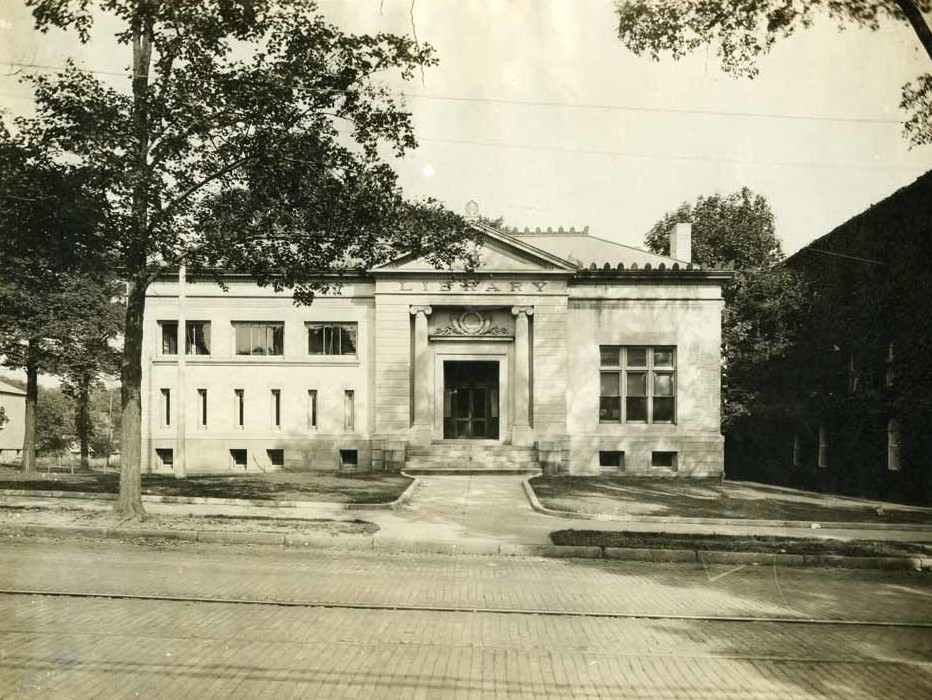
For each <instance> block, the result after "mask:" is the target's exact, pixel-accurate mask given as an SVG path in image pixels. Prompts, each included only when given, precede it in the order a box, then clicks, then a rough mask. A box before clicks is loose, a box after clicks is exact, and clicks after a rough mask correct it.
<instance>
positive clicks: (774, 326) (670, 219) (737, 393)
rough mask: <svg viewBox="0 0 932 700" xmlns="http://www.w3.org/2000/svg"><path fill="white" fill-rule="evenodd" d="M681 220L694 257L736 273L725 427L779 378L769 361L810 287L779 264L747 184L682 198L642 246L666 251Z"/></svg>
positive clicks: (727, 325) (726, 347)
mask: <svg viewBox="0 0 932 700" xmlns="http://www.w3.org/2000/svg"><path fill="white" fill-rule="evenodd" d="M679 222H690V223H692V225H693V243H692V251H693V253H692V259H693V261H694V262H697V263H699V264H700V265H702V266H704V267H710V268H717V269H728V270H734V272H735V275H734V278H733V279H732V280H731V282H729V283H728V284H726V285H725V288H724V289H723V296H724V298H725V308H724V310H723V312H722V355H723V368H722V377H723V390H722V425H723V428H724V429H725V430H726V431H727V430H728V429H729V428H731V427H732V426H733V425H734V423H735V422H736V421H738V420H739V419H740V418H741V417H743V416H747V415H748V414H749V413H750V412H751V410H752V408H753V407H754V406H755V404H756V403H758V402H759V401H760V400H761V398H762V396H763V395H764V394H765V391H766V389H767V387H769V386H771V385H772V384H773V383H774V382H779V379H778V378H777V377H773V376H772V373H773V366H774V364H773V362H772V361H773V359H774V358H777V357H780V356H782V355H783V354H784V353H786V352H787V351H788V350H789V349H790V347H791V346H792V344H793V341H794V338H795V333H796V329H797V328H798V327H799V324H800V322H801V315H800V314H801V312H802V310H803V308H804V307H805V304H806V299H807V292H806V288H805V286H804V285H803V283H802V281H801V280H800V278H799V277H797V276H796V275H795V274H794V273H793V272H791V271H790V270H787V269H786V268H784V267H782V266H780V265H778V263H779V262H780V260H781V259H782V258H783V252H782V249H781V246H780V241H779V239H778V238H777V236H776V232H775V230H774V221H773V213H772V212H771V210H770V206H769V204H768V203H767V200H766V199H765V198H764V197H763V196H761V195H758V194H755V193H753V192H751V190H749V189H748V188H746V187H745V188H742V189H741V190H740V191H738V192H735V193H733V194H730V195H726V196H722V195H718V194H716V195H712V196H709V197H699V198H698V199H697V200H696V202H695V204H687V203H684V204H682V205H680V206H679V207H678V208H677V209H675V210H674V211H671V212H668V213H667V214H665V215H664V216H663V217H662V218H661V219H660V220H659V221H658V222H657V223H656V224H655V225H654V226H653V227H652V228H651V229H650V231H649V232H648V233H647V235H646V237H645V243H646V245H647V247H648V248H649V249H650V250H652V251H654V252H656V253H660V254H663V255H667V254H669V249H670V247H669V233H670V231H672V230H673V228H674V226H675V225H676V224H677V223H679Z"/></svg>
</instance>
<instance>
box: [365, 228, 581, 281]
mask: <svg viewBox="0 0 932 700" xmlns="http://www.w3.org/2000/svg"><path fill="white" fill-rule="evenodd" d="M472 226H473V228H474V229H475V230H476V232H477V234H478V235H477V240H476V246H475V253H476V257H477V258H478V261H479V264H478V267H477V268H476V270H477V271H482V272H561V271H566V272H572V271H574V270H575V269H576V268H575V266H574V265H573V264H572V263H570V262H568V261H566V260H564V259H562V258H559V257H557V256H556V255H553V254H552V253H548V252H547V251H544V250H541V249H540V248H537V247H535V246H533V245H530V244H528V243H525V242H524V241H521V240H518V239H517V238H514V237H513V236H509V235H508V234H505V233H502V232H501V231H497V230H496V229H493V228H491V227H488V226H484V225H482V224H472ZM456 267H458V266H454V269H455V268H456ZM459 267H464V266H459ZM374 271H375V272H389V271H391V272H436V271H437V267H435V266H434V265H433V264H431V262H430V261H428V260H426V259H424V258H423V257H415V256H412V255H403V256H401V257H400V258H397V259H395V260H392V261H391V262H388V263H385V264H384V265H379V266H378V267H376V268H375V269H374Z"/></svg>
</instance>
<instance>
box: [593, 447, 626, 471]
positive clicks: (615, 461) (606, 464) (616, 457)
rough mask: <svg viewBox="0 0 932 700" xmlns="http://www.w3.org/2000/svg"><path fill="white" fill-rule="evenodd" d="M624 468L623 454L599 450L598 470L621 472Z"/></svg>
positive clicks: (615, 451)
mask: <svg viewBox="0 0 932 700" xmlns="http://www.w3.org/2000/svg"><path fill="white" fill-rule="evenodd" d="M624 468H625V453H624V452H619V451H617V450H599V469H601V470H602V471H622V470H623V469H624Z"/></svg>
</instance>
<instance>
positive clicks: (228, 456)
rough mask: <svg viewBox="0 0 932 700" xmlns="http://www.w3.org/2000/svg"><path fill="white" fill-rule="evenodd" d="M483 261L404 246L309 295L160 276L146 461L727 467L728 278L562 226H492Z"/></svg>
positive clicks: (691, 472)
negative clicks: (453, 265) (445, 258)
mask: <svg viewBox="0 0 932 700" xmlns="http://www.w3.org/2000/svg"><path fill="white" fill-rule="evenodd" d="M471 225H472V226H474V227H475V228H476V230H477V236H478V241H479V242H478V246H479V265H478V267H477V268H476V269H475V270H473V271H470V272H468V273H467V272H461V273H457V272H455V271H451V270H449V269H443V270H438V269H436V268H434V267H432V266H431V265H430V264H428V263H427V262H426V261H424V260H421V259H418V258H416V257H414V256H402V257H400V258H398V259H396V260H393V261H391V262H389V263H386V264H384V265H381V266H378V267H375V268H374V269H371V270H368V271H365V272H359V273H354V274H353V275H352V276H349V277H346V278H344V282H343V284H342V285H341V287H340V288H339V289H338V290H335V291H333V292H329V293H325V294H319V295H318V296H317V297H316V298H315V300H314V302H313V303H312V304H310V305H307V306H296V305H295V304H294V303H293V301H292V298H291V295H290V294H288V293H278V292H275V291H273V290H272V289H269V288H265V287H260V286H258V285H256V284H255V283H254V282H253V281H251V280H250V279H248V278H247V277H245V276H240V275H235V274H231V275H228V276H227V278H226V280H225V282H226V287H227V289H226V290H224V289H221V288H220V287H219V286H217V284H216V283H215V282H214V281H212V280H208V279H206V278H205V279H201V278H198V277H195V276H187V275H185V273H184V272H183V271H182V272H180V273H178V274H170V275H166V276H163V277H162V278H160V279H159V280H158V281H157V282H155V283H154V284H152V286H151V287H150V289H149V292H148V297H147V301H146V321H145V331H144V334H145V338H144V341H145V346H144V352H143V395H144V396H147V397H149V399H148V401H147V402H144V405H143V417H142V418H143V455H144V457H145V460H146V461H145V462H144V469H146V470H147V471H150V472H161V473H172V472H173V473H175V474H176V475H178V476H183V475H186V474H205V473H218V472H232V471H240V472H242V471H246V472H250V471H268V470H274V469H292V470H296V469H309V470H326V469H334V470H337V469H358V470H369V469H372V470H396V471H397V470H401V469H412V470H416V469H423V470H426V469H431V470H441V471H442V470H444V469H464V468H467V469H490V470H522V471H523V470H538V469H539V470H542V471H544V472H545V473H549V474H598V473H610V472H619V473H622V472H623V473H631V474H653V475H658V474H669V475H671V476H703V477H705V476H714V475H718V474H720V473H721V472H722V469H723V446H724V440H723V438H722V435H721V430H720V427H721V426H720V396H721V388H720V375H721V357H720V345H721V311H722V304H723V302H722V293H721V287H722V283H723V282H724V281H725V280H727V273H723V272H716V271H708V270H702V269H699V268H698V266H696V265H693V264H692V263H691V262H690V255H691V252H690V249H691V242H690V238H691V231H690V227H689V225H688V224H679V225H677V227H676V229H675V230H674V231H671V257H665V256H661V255H656V254H654V253H650V252H647V251H644V250H640V249H637V248H632V247H628V246H624V245H621V244H618V243H613V242H611V241H608V240H604V239H601V238H598V237H596V236H593V235H590V234H589V231H588V227H586V228H584V229H575V228H570V229H568V230H564V229H562V228H560V229H557V230H552V229H546V230H540V229H537V230H533V231H532V230H528V229H524V230H516V229H504V230H498V229H495V228H492V227H489V226H486V225H484V224H481V223H479V222H473V223H472V224H471Z"/></svg>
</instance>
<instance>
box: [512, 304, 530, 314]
mask: <svg viewBox="0 0 932 700" xmlns="http://www.w3.org/2000/svg"><path fill="white" fill-rule="evenodd" d="M521 314H524V315H525V316H533V315H534V307H533V306H512V307H511V315H512V316H520V315H521Z"/></svg>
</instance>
